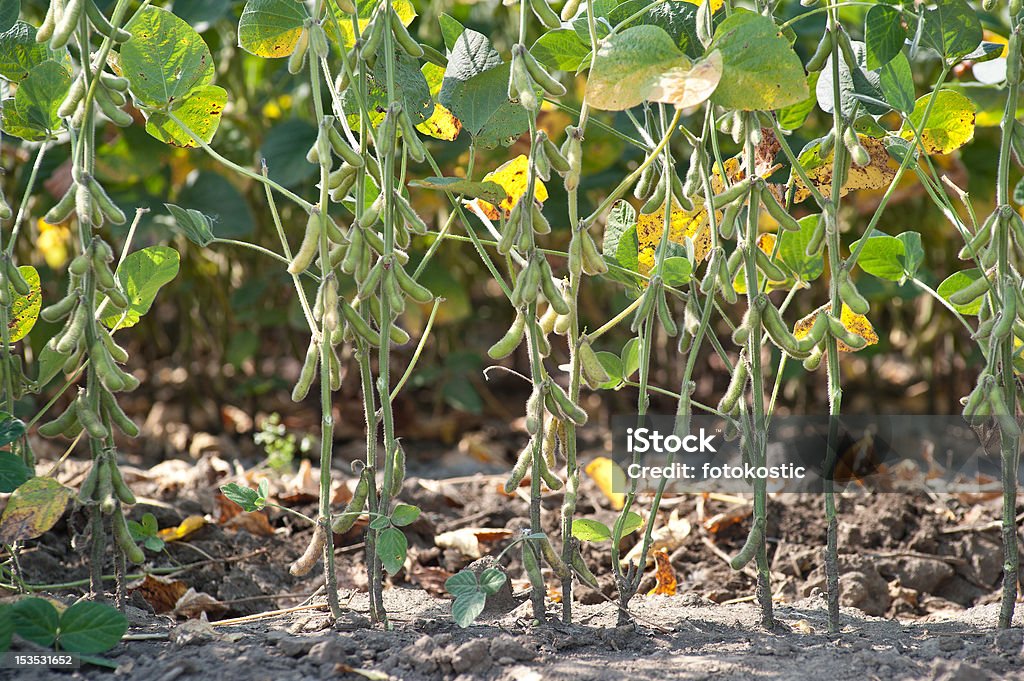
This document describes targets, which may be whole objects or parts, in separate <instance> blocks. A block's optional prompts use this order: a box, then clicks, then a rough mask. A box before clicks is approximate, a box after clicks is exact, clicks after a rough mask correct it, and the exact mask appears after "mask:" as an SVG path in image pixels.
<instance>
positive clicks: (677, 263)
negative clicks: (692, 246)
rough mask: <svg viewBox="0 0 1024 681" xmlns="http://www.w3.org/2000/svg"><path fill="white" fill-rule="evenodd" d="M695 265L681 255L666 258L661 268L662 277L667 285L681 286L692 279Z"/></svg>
mask: <svg viewBox="0 0 1024 681" xmlns="http://www.w3.org/2000/svg"><path fill="white" fill-rule="evenodd" d="M692 273H693V265H691V264H690V261H689V260H687V259H686V258H682V257H679V256H675V257H671V258H665V262H664V263H663V265H662V269H661V278H662V279H663V280H664V281H665V284H666V285H667V286H679V285H680V284H685V283H688V282H689V281H690V275H691V274H692Z"/></svg>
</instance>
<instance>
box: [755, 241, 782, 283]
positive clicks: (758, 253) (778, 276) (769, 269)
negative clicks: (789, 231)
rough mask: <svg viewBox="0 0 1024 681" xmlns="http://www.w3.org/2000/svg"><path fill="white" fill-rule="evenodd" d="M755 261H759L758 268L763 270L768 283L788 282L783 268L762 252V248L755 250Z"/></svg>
mask: <svg viewBox="0 0 1024 681" xmlns="http://www.w3.org/2000/svg"><path fill="white" fill-rule="evenodd" d="M754 259H755V260H756V261H757V268H758V269H759V270H761V272H762V273H763V274H764V276H765V277H767V278H768V281H771V282H783V281H786V278H787V275H786V273H785V272H784V271H783V270H782V268H781V267H779V266H778V265H776V264H775V262H774V261H773V260H772V259H771V257H769V255H768V254H767V253H765V252H764V251H762V250H761V249H760V248H757V247H755V248H754Z"/></svg>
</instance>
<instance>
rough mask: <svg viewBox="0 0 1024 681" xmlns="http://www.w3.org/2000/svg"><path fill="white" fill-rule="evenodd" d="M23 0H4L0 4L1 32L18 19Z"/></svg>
mask: <svg viewBox="0 0 1024 681" xmlns="http://www.w3.org/2000/svg"><path fill="white" fill-rule="evenodd" d="M20 12H21V0H3V3H2V4H0V33H4V32H6V31H8V30H10V28H11V27H12V26H14V24H15V23H16V22H17V21H18V14H19V13H20Z"/></svg>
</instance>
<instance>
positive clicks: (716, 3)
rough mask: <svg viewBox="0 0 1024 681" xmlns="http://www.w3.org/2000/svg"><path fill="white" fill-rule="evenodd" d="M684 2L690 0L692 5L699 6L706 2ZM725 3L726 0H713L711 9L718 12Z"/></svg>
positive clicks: (692, 0) (697, 0)
mask: <svg viewBox="0 0 1024 681" xmlns="http://www.w3.org/2000/svg"><path fill="white" fill-rule="evenodd" d="M684 2H688V3H690V4H691V5H697V7H700V6H701V5H703V4H704V2H703V0H684ZM724 4H725V0H711V11H712V12H717V11H718V10H720V9H722V5H724Z"/></svg>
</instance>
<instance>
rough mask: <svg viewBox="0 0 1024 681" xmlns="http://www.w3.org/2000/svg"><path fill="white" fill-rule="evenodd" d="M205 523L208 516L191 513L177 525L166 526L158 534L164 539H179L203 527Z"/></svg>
mask: <svg viewBox="0 0 1024 681" xmlns="http://www.w3.org/2000/svg"><path fill="white" fill-rule="evenodd" d="M205 525H206V518H204V517H203V516H201V515H190V516H189V517H187V518H185V519H184V520H182V521H181V524H180V525H178V526H177V527H167V528H164V529H162V530H160V531H159V532H157V535H158V536H159V537H160V538H161V539H163V540H164V541H179V540H181V539H185V538H186V537H188V536H189V535H190V534H192V533H193V532H196V531H197V530H200V529H202V528H203V527H204V526H205Z"/></svg>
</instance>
